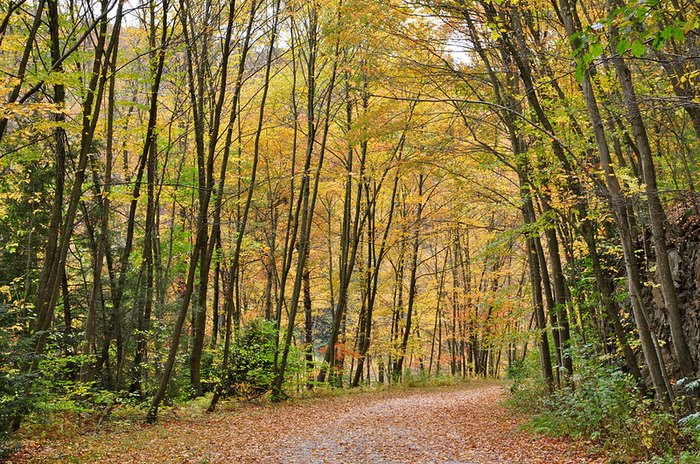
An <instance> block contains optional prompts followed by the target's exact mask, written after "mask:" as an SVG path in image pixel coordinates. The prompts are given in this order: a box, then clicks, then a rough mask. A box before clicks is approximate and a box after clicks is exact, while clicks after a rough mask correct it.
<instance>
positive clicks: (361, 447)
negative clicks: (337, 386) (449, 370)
mask: <svg viewBox="0 0 700 464" xmlns="http://www.w3.org/2000/svg"><path fill="white" fill-rule="evenodd" d="M502 388H503V387H502V386H501V385H494V384H477V385H466V386H460V387H446V388H431V389H409V390H405V391H391V392H381V393H374V394H368V393H363V394H351V395H345V396H341V397H336V398H317V399H311V400H299V401H295V402H290V403H284V404H279V405H250V406H246V407H242V408H237V409H234V410H230V411H222V412H218V413H216V414H213V415H211V416H206V417H201V416H199V417H191V418H182V417H181V418H180V419H178V420H171V421H165V422H163V423H161V424H159V425H157V426H153V427H147V426H138V427H137V428H136V429H135V430H130V431H126V432H121V433H118V432H104V433H98V434H96V435H94V436H93V435H89V436H83V437H80V438H78V439H74V440H72V441H70V442H66V441H58V442H48V443H43V444H39V445H37V444H35V446H34V447H32V446H29V445H28V446H27V447H25V450H24V451H23V452H22V453H20V455H18V456H17V457H16V458H15V460H11V461H10V462H17V463H19V462H22V463H24V462H86V463H87V462H115V463H117V462H118V463H148V462H159V463H160V462H171V463H201V464H204V463H211V464H213V463H266V464H267V463H283V464H294V463H304V464H306V463H308V464H325V463H329V464H335V463H358V464H365V463H377V464H394V463H395V464H399V463H434V464H448V463H449V464H497V463H498V464H501V463H513V464H515V463H517V464H529V463H532V464H535V463H537V464H564V463H593V462H602V461H601V460H599V459H594V458H590V457H587V456H586V454H585V452H584V450H582V449H580V448H578V447H577V446H576V445H574V444H571V443H568V442H566V441H564V440H554V439H545V438H535V437H533V436H531V435H530V434H528V433H526V432H523V431H521V427H520V426H521V424H522V422H523V418H522V417H518V416H517V415H514V414H513V412H512V411H511V410H508V409H506V408H504V407H503V406H501V405H500V402H501V401H502V399H503V393H502Z"/></svg>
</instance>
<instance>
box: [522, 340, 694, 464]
mask: <svg viewBox="0 0 700 464" xmlns="http://www.w3.org/2000/svg"><path fill="white" fill-rule="evenodd" d="M582 354H583V355H584V356H581V355H582ZM576 357H577V358H578V359H577V361H578V362H577V371H576V375H574V376H573V379H572V381H573V384H571V385H569V386H566V387H563V388H561V389H560V390H558V391H556V392H555V393H553V394H551V395H549V396H542V397H540V399H539V401H535V402H534V404H536V407H535V408H534V409H535V412H536V413H537V414H536V415H534V417H533V419H532V420H531V422H530V424H529V425H528V428H529V429H530V430H531V431H533V432H536V433H541V434H546V435H550V436H559V437H562V436H566V437H574V438H581V439H586V440H590V441H592V442H595V443H597V444H598V445H599V446H601V447H602V448H603V449H605V450H606V452H607V453H608V454H609V455H610V456H612V457H614V458H615V459H620V460H623V461H624V460H627V459H630V460H638V459H651V458H652V457H653V456H658V455H663V454H673V453H677V452H678V451H679V450H681V449H682V448H683V447H684V446H685V435H684V434H683V433H682V432H681V430H680V429H679V427H678V424H677V423H676V421H675V418H674V417H673V415H672V414H669V413H667V412H665V411H662V410H660V409H657V408H656V406H655V405H654V403H653V401H652V400H650V399H647V398H644V397H643V396H642V395H641V394H640V392H639V389H638V387H637V384H636V381H635V379H634V378H633V377H632V376H631V375H629V374H627V373H624V372H622V371H621V370H620V369H619V368H617V367H615V366H612V365H610V364H609V363H608V360H607V359H605V358H604V357H600V356H595V355H592V354H587V353H578V356H576ZM521 385H522V383H521ZM526 392H527V388H523V387H521V388H520V389H519V390H518V391H516V392H515V393H514V396H515V397H516V398H517V396H518V395H520V396H521V397H522V396H526V395H529V401H532V400H533V397H535V396H537V393H538V391H536V390H535V391H534V392H533V391H530V392H527V393H526ZM518 404H520V405H523V404H525V402H524V401H522V398H521V401H520V402H519V403H518ZM530 404H533V403H530Z"/></svg>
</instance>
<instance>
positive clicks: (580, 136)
mask: <svg viewBox="0 0 700 464" xmlns="http://www.w3.org/2000/svg"><path fill="white" fill-rule="evenodd" d="M698 13H699V8H698V4H697V3H696V2H695V1H693V0H638V1H630V2H627V1H625V0H607V1H606V2H603V1H589V0H582V1H575V0H552V1H551V2H550V1H542V0H522V1H515V0H512V1H506V0H502V1H499V0H484V1H480V0H439V1H438V0H436V1H426V2H420V1H417V2H401V1H393V0H335V1H333V0H331V1H327V0H309V1H296V0H289V1H282V0H238V1H237V0H231V1H228V2H226V1H219V0H207V1H204V2H199V1H190V0H177V1H168V0H143V1H141V0H131V1H118V0H101V1H100V2H89V1H83V0H31V1H25V0H18V1H15V0H9V1H8V0H2V1H1V2H0V50H1V52H0V63H1V65H0V69H1V70H2V74H1V76H0V93H1V94H2V104H1V106H0V109H1V111H0V172H1V173H2V176H1V177H0V326H1V327H0V389H1V390H2V397H1V401H0V423H1V424H2V428H3V431H4V432H7V431H9V430H11V429H16V428H17V427H18V426H19V425H20V424H21V422H22V419H23V418H24V417H25V416H26V415H27V414H29V413H30V412H31V411H34V410H37V409H38V410H42V411H43V410H47V409H48V410H51V408H60V407H66V406H65V405H66V404H70V405H72V406H71V407H74V408H79V407H88V406H86V405H95V404H97V405H102V406H105V405H107V406H108V405H114V404H117V403H120V402H128V401H131V402H133V403H135V404H139V403H140V404H144V405H145V406H144V410H147V416H148V419H149V420H151V421H153V420H156V418H157V414H158V410H159V407H161V406H162V405H163V403H164V402H167V403H171V402H173V401H176V400H179V399H183V398H192V397H198V396H201V395H204V394H207V393H212V392H213V396H212V400H211V407H212V408H213V407H214V406H215V404H216V402H217V401H218V399H219V398H220V397H223V396H229V395H243V396H253V395H256V394H260V393H263V392H266V391H271V392H272V397H273V399H283V398H284V397H285V396H286V395H294V394H296V393H298V392H300V391H302V390H304V389H307V388H314V387H315V386H321V385H323V384H330V385H333V386H338V387H340V386H352V387H355V386H358V385H362V384H377V383H390V382H399V381H402V380H403V381H406V380H410V379H416V378H427V377H434V376H464V377H469V376H501V377H502V376H504V375H506V373H507V372H510V374H511V375H512V376H515V377H517V378H518V379H520V380H519V382H518V385H520V383H522V382H525V380H523V379H524V378H525V377H527V374H526V373H524V372H526V371H527V370H528V366H532V365H533V364H532V362H530V361H534V362H535V363H537V364H536V365H537V366H538V369H539V373H538V374H537V375H534V376H533V375H530V376H529V379H530V380H529V381H532V382H534V384H535V385H536V386H535V387H533V388H535V389H536V390H537V391H538V392H543V394H544V395H545V396H546V392H549V393H550V396H551V394H553V395H557V393H554V392H555V391H560V392H563V391H566V392H568V393H567V394H568V395H573V397H575V395H576V394H577V393H575V388H574V387H576V388H578V389H579V391H583V392H584V393H579V394H585V392H586V390H585V388H584V386H585V385H587V384H586V382H587V381H593V380H596V381H599V380H600V379H602V378H605V379H622V380H620V382H622V384H623V387H620V388H621V389H622V390H623V391H632V392H633V393H630V394H631V395H632V396H633V397H634V398H644V397H645V398H648V399H649V400H648V401H647V402H645V403H644V404H645V405H646V407H648V408H650V410H651V409H654V408H655V410H659V411H675V412H674V413H672V415H673V414H675V416H676V417H680V416H684V417H686V419H687V418H689V417H690V418H692V417H696V418H697V415H696V416H693V415H692V414H691V413H692V412H693V400H692V398H691V397H692V394H691V393H692V390H693V389H694V388H696V387H697V386H698V385H697V384H698V382H694V380H695V379H696V376H697V373H698V363H700V358H699V352H698V346H699V343H700V318H699V311H700V287H699V285H698V284H700V211H698V207H699V206H700V204H699V202H700V199H699V198H698V195H697V193H696V188H697V183H698V176H697V174H698V168H699V165H698V150H699V149H700V94H699V92H700V87H698V83H700V37H699V35H698V32H699V31H700V16H699V15H698ZM530 354H532V356H530ZM534 356H538V358H537V359H536V358H535V357H534ZM610 382H613V381H612V380H610ZM618 383H619V382H618ZM611 385H612V383H611ZM615 385H617V384H615ZM613 387H614V385H613ZM613 387H610V388H613ZM606 388H607V387H606ZM615 388H617V387H615ZM689 394H691V395H690V396H691V397H688V395H689ZM562 395H563V394H562ZM637 395H639V396H637ZM678 397H682V398H685V400H684V401H681V408H680V409H678V407H679V406H678V404H679V403H678V401H679V400H678ZM558 398H563V396H562V397H558ZM652 399H653V400H652ZM674 404H675V405H676V406H674V407H675V409H673V408H674V407H672V405H674ZM51 405H53V406H51ZM60 405H63V406H60ZM102 406H101V407H102ZM679 411H682V412H679ZM144 412H145V411H144ZM688 414H691V415H690V416H688Z"/></svg>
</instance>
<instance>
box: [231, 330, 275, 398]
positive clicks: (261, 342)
mask: <svg viewBox="0 0 700 464" xmlns="http://www.w3.org/2000/svg"><path fill="white" fill-rule="evenodd" d="M276 339H277V330H276V329H275V326H274V324H273V323H272V322H269V321H266V320H264V319H255V320H253V321H251V322H250V323H249V324H247V325H246V326H245V327H244V328H243V329H242V331H241V334H240V336H239V337H238V338H237V339H236V341H235V343H234V344H233V346H232V347H231V354H230V360H229V367H228V369H227V372H226V374H225V379H226V390H227V393H228V394H229V395H233V396H240V397H246V398H251V397H255V396H259V395H262V394H264V393H266V392H268V391H270V390H271V389H272V386H273V383H274V380H275V371H274V368H275V341H276Z"/></svg>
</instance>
